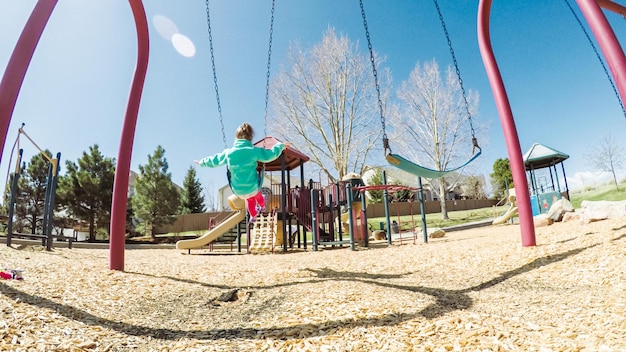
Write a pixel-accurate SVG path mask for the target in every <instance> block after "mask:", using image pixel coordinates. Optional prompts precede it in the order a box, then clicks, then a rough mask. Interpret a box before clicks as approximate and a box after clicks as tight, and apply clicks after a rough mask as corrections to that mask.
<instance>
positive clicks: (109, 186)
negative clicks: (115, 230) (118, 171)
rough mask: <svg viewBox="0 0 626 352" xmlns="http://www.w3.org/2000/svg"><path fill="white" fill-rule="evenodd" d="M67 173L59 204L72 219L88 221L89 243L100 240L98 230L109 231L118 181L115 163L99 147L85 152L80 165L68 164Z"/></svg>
mask: <svg viewBox="0 0 626 352" xmlns="http://www.w3.org/2000/svg"><path fill="white" fill-rule="evenodd" d="M65 167H66V169H67V170H66V173H65V175H64V176H63V177H61V178H60V179H59V187H58V190H57V203H58V204H59V205H60V206H62V207H64V208H65V209H66V210H67V212H68V213H69V215H70V216H72V217H74V218H77V219H80V220H84V221H87V223H88V224H89V241H90V242H93V241H95V239H96V229H97V228H103V229H107V230H108V225H109V222H110V220H111V201H112V197H113V182H114V179H115V160H114V159H113V158H108V157H105V156H104V155H102V153H100V149H99V147H98V145H97V144H94V145H93V146H91V147H89V152H83V155H82V156H81V158H80V159H78V160H77V163H74V162H72V161H69V160H68V161H66V162H65Z"/></svg>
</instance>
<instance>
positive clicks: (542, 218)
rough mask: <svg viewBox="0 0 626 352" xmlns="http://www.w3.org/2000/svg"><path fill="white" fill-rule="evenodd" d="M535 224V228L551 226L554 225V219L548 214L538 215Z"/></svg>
mask: <svg viewBox="0 0 626 352" xmlns="http://www.w3.org/2000/svg"><path fill="white" fill-rule="evenodd" d="M533 220H534V223H535V227H542V226H550V225H552V219H551V218H550V217H549V216H548V214H539V215H536V216H535V217H534V218H533Z"/></svg>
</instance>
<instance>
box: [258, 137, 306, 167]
mask: <svg viewBox="0 0 626 352" xmlns="http://www.w3.org/2000/svg"><path fill="white" fill-rule="evenodd" d="M278 142H280V141H279V140H278V139H276V138H274V137H271V136H267V137H265V138H263V139H261V140H260V141H258V142H256V143H254V146H256V147H259V148H265V149H270V148H272V147H273V146H274V145H275V144H276V143H278ZM281 155H284V156H285V169H286V170H289V171H291V170H293V169H296V168H298V167H300V164H303V163H305V162H307V161H309V157H308V156H307V155H305V154H304V153H302V152H301V151H299V150H297V149H296V148H294V147H293V146H289V147H287V148H285V150H283V153H282V154H281ZM280 159H281V158H278V159H276V160H274V161H271V162H269V163H266V164H265V171H280V170H281V161H280Z"/></svg>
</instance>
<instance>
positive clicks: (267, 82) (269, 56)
mask: <svg viewBox="0 0 626 352" xmlns="http://www.w3.org/2000/svg"><path fill="white" fill-rule="evenodd" d="M274 3H275V0H272V15H271V17H270V39H269V45H268V49H267V74H266V75H265V115H264V117H263V134H264V135H265V136H266V137H267V110H268V106H269V100H270V67H271V66H270V64H271V62H272V37H273V35H274ZM263 143H264V144H265V139H263Z"/></svg>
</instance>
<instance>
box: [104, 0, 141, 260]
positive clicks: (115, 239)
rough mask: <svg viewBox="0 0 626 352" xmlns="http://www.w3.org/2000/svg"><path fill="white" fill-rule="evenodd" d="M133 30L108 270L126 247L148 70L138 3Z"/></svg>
mask: <svg viewBox="0 0 626 352" xmlns="http://www.w3.org/2000/svg"><path fill="white" fill-rule="evenodd" d="M129 2H130V6H131V8H132V11H133V16H134V18H135V26H136V28H137V66H136V67H135V74H134V77H133V82H132V84H131V88H130V94H129V97H128V104H127V106H126V116H125V117H124V126H123V128H122V136H121V138H120V149H119V151H118V156H117V166H116V169H115V182H114V183H113V202H112V205H111V228H110V232H111V240H110V242H109V269H111V270H124V247H125V243H126V207H127V205H128V204H127V202H128V180H129V175H130V161H131V157H132V153H133V141H134V138H135V127H136V126H137V115H138V113H139V104H140V102H141V93H142V91H143V84H144V82H145V79H146V71H147V70H148V56H149V53H150V43H149V37H148V21H147V19H146V12H145V10H144V7H143V3H142V2H141V0H129Z"/></svg>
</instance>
